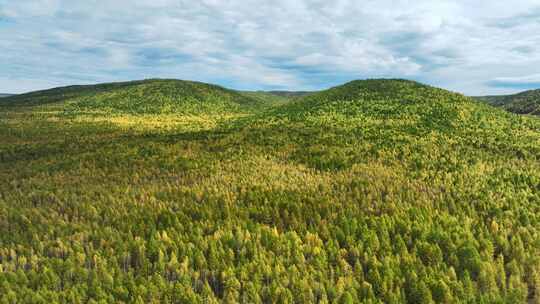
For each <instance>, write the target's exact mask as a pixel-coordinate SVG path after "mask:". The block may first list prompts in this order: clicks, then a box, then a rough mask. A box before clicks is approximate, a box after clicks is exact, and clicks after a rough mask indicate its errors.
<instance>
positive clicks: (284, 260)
mask: <svg viewBox="0 0 540 304" xmlns="http://www.w3.org/2000/svg"><path fill="white" fill-rule="evenodd" d="M5 100H6V101H5V102H4V101H2V102H0V142H1V145H0V231H1V232H2V233H0V303H47V304H49V303H527V302H528V303H540V120H539V119H538V118H537V117H532V116H520V115H517V114H513V113H508V112H506V111H504V110H502V109H497V108H495V107H492V106H490V105H487V104H484V103H480V102H477V101H474V100H473V99H471V98H468V97H464V96H462V95H460V94H456V93H452V92H448V91H445V90H442V89H438V88H434V87H430V86H426V85H423V84H420V83H416V82H412V81H406V80H364V81H353V82H350V83H347V84H345V85H342V86H339V87H335V88H332V89H329V90H326V91H321V92H316V93H313V94H308V95H305V94H300V96H292V97H291V96H285V95H283V94H281V95H280V94H278V95H275V94H271V93H263V92H235V91H231V90H228V89H224V88H221V87H217V86H213V85H207V84H202V83H193V82H184V81H175V80H166V81H165V80H150V81H142V82H132V83H123V84H108V85H101V86H90V87H72V88H64V89H56V90H50V91H42V92H37V93H31V94H27V95H19V96H13V97H7V98H6V99H5Z"/></svg>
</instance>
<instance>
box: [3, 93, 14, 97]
mask: <svg viewBox="0 0 540 304" xmlns="http://www.w3.org/2000/svg"><path fill="white" fill-rule="evenodd" d="M9 96H13V94H4V93H0V98H2V97H9Z"/></svg>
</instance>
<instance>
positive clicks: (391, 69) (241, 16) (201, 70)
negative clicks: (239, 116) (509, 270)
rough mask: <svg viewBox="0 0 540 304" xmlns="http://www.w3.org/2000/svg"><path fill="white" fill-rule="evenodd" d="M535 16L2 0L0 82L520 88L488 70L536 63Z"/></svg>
mask: <svg viewBox="0 0 540 304" xmlns="http://www.w3.org/2000/svg"><path fill="white" fill-rule="evenodd" d="M538 20H540V3H538V2H537V1H536V0H515V1H513V2H511V3H510V2H493V1H487V0H480V1H474V2H470V1H465V0H457V1H456V0H454V1H450V0H440V1H429V0H418V1H414V2H412V1H408V0H380V1H372V0H370V1H353V0H336V1H323V0H296V1H289V0H276V1H271V2H269V1H262V0H229V1H217V0H201V1H191V0H156V1H144V0H135V1H128V0H116V1H104V0H98V1H68V0H18V1H11V0H0V51H1V53H2V56H0V66H2V67H3V68H2V69H0V91H8V92H9V91H12V92H18V91H24V90H30V89H35V87H36V85H27V87H25V86H24V85H17V86H14V85H13V82H12V81H7V80H6V79H19V80H22V79H26V80H25V81H21V82H20V83H22V84H29V83H31V80H35V79H40V81H38V82H35V83H36V84H40V85H43V86H46V85H49V84H53V83H54V84H64V83H65V84H70V83H74V82H102V81H112V80H127V79H136V78H144V77H175V78H183V79H195V80H201V81H209V82H211V81H217V82H219V83H220V84H222V85H226V86H233V87H238V88H253V89H260V88H288V89H306V88H323V87H326V86H329V85H333V84H336V83H339V82H342V81H344V80H348V79H354V78H362V77H382V76H388V77H407V78H413V79H418V80H421V81H424V82H428V83H431V84H434V85H438V86H442V87H446V88H450V89H453V90H458V91H462V92H465V93H469V94H483V93H491V92H492V91H493V90H497V92H499V91H501V92H502V91H513V90H517V89H511V88H507V87H504V88H503V87H501V88H494V87H493V85H494V84H495V83H497V82H496V81H495V82H494V81H493V80H494V79H498V78H501V77H514V78H515V77H518V78H519V77H525V76H523V75H537V74H540V65H539V63H540V52H539V51H538V49H539V47H538V45H540V34H539V33H540V22H539V21H538ZM490 81H491V82H490ZM531 84H534V82H532V83H531Z"/></svg>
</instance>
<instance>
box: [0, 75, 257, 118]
mask: <svg viewBox="0 0 540 304" xmlns="http://www.w3.org/2000/svg"><path fill="white" fill-rule="evenodd" d="M51 103H54V104H56V105H58V104H60V106H61V107H62V108H63V109H64V110H69V111H72V112H81V111H86V112H89V111H90V112H96V111H97V112H109V113H132V114H134V113H139V114H144V113H146V114H158V113H184V114H189V113H191V114H196V113H199V114H203V113H220V112H238V111H242V110H245V109H246V108H247V107H254V106H257V105H258V102H257V100H254V99H252V98H249V97H247V96H244V95H242V94H240V93H238V92H236V91H233V90H229V89H225V88H223V87H220V86H217V85H212V84H206V83H201V82H194V81H184V80H169V79H150V80H142V81H130V82H119V83H107V84H98V85H86V86H69V87H62V88H54V89H50V90H44V91H37V92H32V93H27V94H21V95H16V96H12V97H7V98H6V99H5V100H3V103H2V104H3V105H6V106H41V105H46V104H51Z"/></svg>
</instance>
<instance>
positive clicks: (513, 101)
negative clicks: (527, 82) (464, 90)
mask: <svg viewBox="0 0 540 304" xmlns="http://www.w3.org/2000/svg"><path fill="white" fill-rule="evenodd" d="M475 98H476V99H478V100H481V101H484V102H487V103H489V104H491V105H494V106H497V107H502V108H504V109H506V110H508V111H510V112H513V113H518V114H532V115H540V90H530V91H525V92H521V93H518V94H515V95H501V96H481V97H475Z"/></svg>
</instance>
